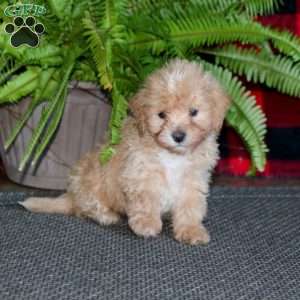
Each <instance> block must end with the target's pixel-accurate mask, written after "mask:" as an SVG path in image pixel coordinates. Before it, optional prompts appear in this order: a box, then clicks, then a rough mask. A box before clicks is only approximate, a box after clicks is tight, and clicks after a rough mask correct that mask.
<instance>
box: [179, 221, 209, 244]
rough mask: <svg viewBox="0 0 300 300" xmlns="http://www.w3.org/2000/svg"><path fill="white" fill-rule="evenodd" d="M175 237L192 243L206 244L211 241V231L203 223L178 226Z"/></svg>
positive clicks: (180, 240)
mask: <svg viewBox="0 0 300 300" xmlns="http://www.w3.org/2000/svg"><path fill="white" fill-rule="evenodd" d="M175 239H176V240H178V241H179V242H183V243H187V244H190V245H197V244H202V245H206V244H208V242H209V241H210V237H209V233H208V232H207V230H206V229H205V227H204V226H203V225H200V226H198V225H190V226H184V227H180V228H176V230H175Z"/></svg>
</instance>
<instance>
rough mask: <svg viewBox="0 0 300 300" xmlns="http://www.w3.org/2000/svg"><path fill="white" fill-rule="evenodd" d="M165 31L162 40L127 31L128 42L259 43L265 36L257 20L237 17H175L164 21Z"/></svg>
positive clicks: (159, 45) (158, 44)
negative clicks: (230, 18) (128, 33)
mask: <svg viewBox="0 0 300 300" xmlns="http://www.w3.org/2000/svg"><path fill="white" fill-rule="evenodd" d="M162 26H167V27H168V29H166V30H165V32H169V35H168V36H166V38H165V41H163V40H162V39H161V38H159V37H157V36H154V35H152V36H143V35H142V34H141V33H140V34H139V35H136V36H135V35H131V36H130V37H129V38H130V40H129V45H130V46H133V47H145V48H148V49H149V48H152V49H157V48H158V49H159V48H163V47H165V43H166V42H167V41H169V42H170V43H173V44H175V43H180V44H186V45H187V46H188V47H196V46H200V45H206V46H210V45H214V44H222V43H225V42H234V41H239V42H242V43H262V42H264V41H265V40H266V39H267V37H266V33H265V31H264V27H263V26H262V25H260V24H258V23H255V22H252V21H247V20H239V21H235V22H233V21H231V20H226V19H222V18H218V19H216V18H211V17H209V16H208V17H203V18H202V19H199V18H188V17H186V18H181V19H179V20H177V21H169V22H164V25H163V24H162Z"/></svg>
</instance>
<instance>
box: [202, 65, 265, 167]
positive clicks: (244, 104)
mask: <svg viewBox="0 0 300 300" xmlns="http://www.w3.org/2000/svg"><path fill="white" fill-rule="evenodd" d="M201 63H202V64H203V66H204V69H205V70H207V71H209V72H211V73H212V74H213V76H215V78H217V79H218V80H219V82H220V83H221V84H222V85H223V87H224V89H225V90H226V91H227V93H228V95H229V96H230V98H231V99H232V105H231V107H230V109H229V111H228V113H227V116H226V121H227V122H228V124H229V125H230V126H232V127H233V128H234V129H235V130H236V131H237V132H238V133H239V135H240V136H241V138H242V139H243V141H244V143H245V145H246V147H247V149H248V150H249V152H250V155H251V159H252V163H253V164H254V167H255V168H257V169H258V170H259V171H263V170H264V166H265V163H266V152H267V147H266V145H265V142H264V137H265V134H266V117H265V115H264V113H263V112H262V110H261V109H260V107H259V106H258V105H257V104H256V102H255V98H254V97H253V96H251V95H250V93H249V92H248V91H246V89H245V87H244V86H243V85H242V84H241V82H240V81H239V80H238V79H237V78H236V77H234V76H233V75H232V73H230V72H229V71H228V70H225V69H223V68H221V67H217V66H214V65H211V64H209V63H206V62H201Z"/></svg>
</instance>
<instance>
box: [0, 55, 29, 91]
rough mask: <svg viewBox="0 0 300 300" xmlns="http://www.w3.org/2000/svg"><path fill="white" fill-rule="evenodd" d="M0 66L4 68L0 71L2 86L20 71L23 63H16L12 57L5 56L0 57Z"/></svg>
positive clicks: (0, 83)
mask: <svg viewBox="0 0 300 300" xmlns="http://www.w3.org/2000/svg"><path fill="white" fill-rule="evenodd" d="M0 65H1V66H3V67H2V69H1V70H0V86H1V85H3V84H4V83H5V82H6V80H8V79H9V78H10V77H11V76H12V75H13V74H14V73H15V72H16V71H17V70H19V69H20V68H21V67H22V66H23V63H20V62H16V61H15V60H14V59H12V58H11V57H6V56H4V55H1V56H0Z"/></svg>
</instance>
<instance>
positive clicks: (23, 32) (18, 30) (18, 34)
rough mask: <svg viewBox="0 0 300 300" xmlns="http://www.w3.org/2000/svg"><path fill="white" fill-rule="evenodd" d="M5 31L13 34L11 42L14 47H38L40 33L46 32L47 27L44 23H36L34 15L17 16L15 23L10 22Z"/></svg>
mask: <svg viewBox="0 0 300 300" xmlns="http://www.w3.org/2000/svg"><path fill="white" fill-rule="evenodd" d="M4 30H5V32H6V33H8V34H11V37H10V43H11V45H12V46H13V47H19V46H21V45H27V46H29V47H37V46H38V45H39V39H40V35H41V34H42V33H43V32H44V30H45V27H44V25H43V24H42V23H36V21H35V18H34V17H31V16H30V17H27V18H26V19H25V20H24V19H23V18H22V17H16V18H15V19H14V21H13V23H8V24H7V25H6V26H5V28H4Z"/></svg>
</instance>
